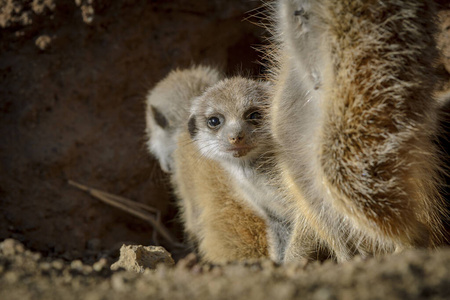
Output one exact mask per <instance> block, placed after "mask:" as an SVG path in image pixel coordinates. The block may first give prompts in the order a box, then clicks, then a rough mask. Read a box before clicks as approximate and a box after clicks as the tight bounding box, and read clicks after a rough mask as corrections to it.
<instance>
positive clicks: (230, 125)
mask: <svg viewBox="0 0 450 300" xmlns="http://www.w3.org/2000/svg"><path fill="white" fill-rule="evenodd" d="M269 89H270V86H269V84H268V83H262V82H257V81H253V80H249V79H244V78H240V77H236V78H230V79H226V80H223V81H221V82H219V83H218V84H216V85H215V86H213V87H211V88H210V89H208V90H207V91H206V92H205V93H204V94H203V95H202V96H201V97H199V98H196V99H195V100H194V102H193V104H192V108H191V117H190V118H189V121H188V129H189V132H190V134H191V137H192V139H193V140H194V142H195V143H197V145H198V148H199V151H200V152H201V153H202V154H203V155H204V156H206V157H208V158H211V159H215V160H219V161H236V160H239V161H248V160H252V159H254V158H256V157H258V156H259V155H261V154H263V152H264V148H265V147H264V145H265V144H266V143H267V140H268V139H269V136H270V134H269V133H268V130H267V128H266V127H267V126H266V123H267V122H266V109H267V105H268V99H269Z"/></svg>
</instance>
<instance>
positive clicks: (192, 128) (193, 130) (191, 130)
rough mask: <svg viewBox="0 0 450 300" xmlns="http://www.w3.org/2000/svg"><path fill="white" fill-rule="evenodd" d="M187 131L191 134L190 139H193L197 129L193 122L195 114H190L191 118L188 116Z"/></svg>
mask: <svg viewBox="0 0 450 300" xmlns="http://www.w3.org/2000/svg"><path fill="white" fill-rule="evenodd" d="M188 131H189V134H190V135H191V139H193V138H194V137H195V135H196V134H197V131H198V129H197V124H196V122H195V116H192V117H191V118H189V121H188Z"/></svg>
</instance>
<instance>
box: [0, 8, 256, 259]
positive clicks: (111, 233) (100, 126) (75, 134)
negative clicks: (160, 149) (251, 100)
mask: <svg viewBox="0 0 450 300" xmlns="http://www.w3.org/2000/svg"><path fill="white" fill-rule="evenodd" d="M0 4H1V5H0V31H1V35H0V53H1V54H0V120H1V121H0V168H1V169H0V215H1V218H0V240H3V239H4V238H8V237H12V238H15V239H17V240H19V241H21V242H23V243H24V244H25V245H26V246H27V247H29V248H31V249H33V250H38V251H41V252H43V253H44V254H46V255H56V256H62V257H65V258H67V259H76V258H80V257H82V256H84V255H86V253H89V252H92V253H95V252H98V251H99V250H111V249H118V247H120V245H121V244H122V243H123V242H128V243H138V244H143V245H148V244H150V243H151V235H152V232H153V228H152V227H151V226H150V225H149V224H148V223H147V222H145V221H143V220H140V219H138V218H136V217H134V216H132V215H129V214H128V213H126V212H123V211H121V210H119V209H117V208H114V207H111V206H108V205H106V204H104V203H102V202H100V201H98V200H96V199H94V198H92V197H91V196H89V195H88V194H86V193H84V192H82V191H80V190H78V189H76V188H74V187H72V186H70V185H69V184H68V183H67V181H68V180H69V179H72V180H74V181H77V182H80V183H82V184H85V185H88V186H90V187H93V188H97V189H100V190H103V191H107V192H110V193H113V194H116V195H121V196H124V197H127V198H129V199H132V200H134V201H139V202H141V203H144V204H147V205H149V206H151V207H154V208H156V209H158V210H159V211H161V213H162V221H163V223H164V224H165V226H166V227H168V228H169V229H170V230H171V231H172V233H173V234H174V235H176V236H177V237H178V239H180V240H181V239H182V234H181V230H180V226H179V224H178V222H177V220H176V206H175V205H174V201H173V199H172V197H171V194H170V189H169V185H168V178H167V177H166V176H164V174H163V173H162V172H161V170H160V169H159V165H158V164H157V163H156V161H155V160H154V159H153V158H152V157H150V155H149V154H148V153H147V152H146V148H145V137H144V128H145V118H144V112H145V110H144V108H145V105H144V99H145V95H146V93H147V92H148V90H149V89H151V88H152V87H153V86H154V85H155V84H156V83H157V82H158V81H159V80H161V79H162V78H163V77H164V76H165V75H166V74H167V73H168V72H169V71H170V70H172V69H174V68H177V67H180V68H183V67H189V66H190V65H192V64H199V63H203V64H211V65H214V66H217V67H219V68H221V69H222V70H223V71H224V72H225V73H226V74H227V75H233V74H238V73H241V72H243V73H244V74H245V75H251V76H257V75H258V74H259V73H260V71H261V70H260V68H261V65H260V64H258V62H257V61H258V60H259V56H260V54H259V53H258V51H257V50H255V49H254V48H255V47H259V46H261V45H263V44H264V43H265V41H264V40H263V35H264V34H265V33H264V30H263V28H261V27H259V26H256V25H254V24H252V23H253V22H254V21H257V19H255V18H254V17H252V14H257V13H258V11H260V10H256V11H255V10H254V9H256V8H258V7H260V6H261V3H260V2H259V1H241V0H232V1H230V0H228V1H219V0H216V1H214V0H199V1H187V0H169V1H168V0H164V1H158V0H153V1H147V0H128V1H97V0H90V1H86V0H75V1H73V0H72V1H68V0H67V1H66V0H60V1H59V0H41V1H36V0H35V1H14V0H6V1H0ZM244 19H249V20H244ZM160 240H161V241H162V242H163V241H164V240H162V239H160ZM169 248H170V247H169Z"/></svg>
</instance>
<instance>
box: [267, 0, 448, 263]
mask: <svg viewBox="0 0 450 300" xmlns="http://www.w3.org/2000/svg"><path fill="white" fill-rule="evenodd" d="M431 2H432V1H415V0H410V1H401V0H382V1H365V0H352V1H350V0H314V1H312V0H280V1H278V2H277V17H276V29H277V34H278V41H279V49H278V51H277V52H276V53H275V54H274V59H275V60H276V61H275V65H276V66H277V68H278V70H277V71H276V73H277V74H276V78H275V84H276V92H275V96H274V101H273V105H272V109H271V123H272V125H271V126H272V130H273V135H274V138H275V140H276V141H277V142H278V143H279V145H280V148H281V150H280V151H279V153H278V162H279V168H280V173H281V174H283V180H282V185H283V186H284V189H285V190H286V192H287V193H288V194H291V195H292V196H293V197H294V198H295V199H296V205H295V207H293V208H292V209H293V210H295V211H296V215H298V216H300V217H299V219H298V220H299V222H297V223H296V224H295V226H294V231H295V232H294V238H293V240H292V241H291V244H290V246H289V247H288V250H287V254H286V258H285V260H286V261H289V260H293V259H298V257H299V256H300V257H302V256H303V255H304V253H302V251H301V250H299V249H301V248H302V245H301V244H302V239H303V238H302V235H303V234H304V233H303V232H304V228H309V227H311V228H313V230H314V231H315V233H316V235H317V238H318V239H320V240H322V241H324V242H325V243H326V244H327V245H328V247H329V248H330V249H331V250H332V251H333V252H334V254H335V256H336V257H337V259H338V261H344V260H348V259H349V258H351V257H352V256H353V255H354V254H356V253H361V254H363V255H367V254H370V255H373V254H377V253H386V252H392V251H400V250H401V249H404V248H409V247H435V246H437V245H439V244H440V243H441V241H442V231H441V230H442V224H441V221H440V218H439V213H440V212H442V210H443V204H442V201H441V199H440V197H439V195H438V192H437V187H438V179H437V175H436V174H437V169H438V165H437V159H436V157H437V155H436V148H435V146H434V145H433V143H432V139H433V138H434V135H435V130H436V122H437V120H438V118H437V106H438V104H437V103H436V101H435V99H433V97H432V96H431V95H432V94H433V89H434V82H435V81H436V78H435V76H434V75H433V74H435V70H434V69H433V63H434V60H435V58H436V49H435V45H434V40H433V34H434V31H435V24H434V23H433V21H434V18H435V15H434V8H433V4H432V3H431ZM305 74H306V75H305ZM305 225H306V226H305Z"/></svg>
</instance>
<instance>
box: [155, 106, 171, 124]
mask: <svg viewBox="0 0 450 300" xmlns="http://www.w3.org/2000/svg"><path fill="white" fill-rule="evenodd" d="M151 108H152V113H153V118H154V119H155V122H156V124H158V126H160V127H161V128H163V129H166V128H167V127H168V126H169V122H168V121H167V119H166V117H165V116H164V115H163V114H162V113H161V112H160V111H159V110H158V109H157V108H156V107H154V106H153V105H152V106H151Z"/></svg>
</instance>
